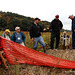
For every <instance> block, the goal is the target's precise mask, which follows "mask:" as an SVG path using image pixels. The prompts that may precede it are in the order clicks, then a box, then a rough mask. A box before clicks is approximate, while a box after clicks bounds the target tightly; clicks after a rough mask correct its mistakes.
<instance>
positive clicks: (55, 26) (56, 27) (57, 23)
mask: <svg viewBox="0 0 75 75" xmlns="http://www.w3.org/2000/svg"><path fill="white" fill-rule="evenodd" d="M62 27H63V24H62V22H61V21H60V20H59V19H58V20H56V19H54V20H53V21H52V22H51V24H50V26H49V29H52V31H53V32H60V30H61V29H62Z"/></svg>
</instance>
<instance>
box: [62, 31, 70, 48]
mask: <svg viewBox="0 0 75 75" xmlns="http://www.w3.org/2000/svg"><path fill="white" fill-rule="evenodd" d="M61 45H62V49H66V48H68V49H69V47H70V37H69V35H68V34H67V33H66V31H64V32H63V35H62V36H61Z"/></svg>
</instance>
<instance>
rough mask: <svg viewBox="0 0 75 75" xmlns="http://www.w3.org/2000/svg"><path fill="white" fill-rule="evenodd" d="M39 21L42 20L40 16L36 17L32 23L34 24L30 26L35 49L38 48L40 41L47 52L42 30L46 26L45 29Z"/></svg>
mask: <svg viewBox="0 0 75 75" xmlns="http://www.w3.org/2000/svg"><path fill="white" fill-rule="evenodd" d="M39 21H40V19H39V18H35V21H34V22H33V23H32V25H31V27H30V37H31V39H32V41H33V46H34V50H36V49H37V47H38V42H39V43H40V44H41V46H42V47H43V49H44V53H46V49H45V43H44V40H43V38H42V37H41V32H43V31H45V30H46V28H44V29H43V28H42V27H41V26H40V25H39Z"/></svg>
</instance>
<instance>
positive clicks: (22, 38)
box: [11, 27, 26, 46]
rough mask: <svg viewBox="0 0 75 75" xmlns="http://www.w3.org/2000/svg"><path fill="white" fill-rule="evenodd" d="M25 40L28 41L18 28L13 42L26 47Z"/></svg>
mask: <svg viewBox="0 0 75 75" xmlns="http://www.w3.org/2000/svg"><path fill="white" fill-rule="evenodd" d="M25 39H26V36H25V35H24V33H23V32H21V30H20V27H16V28H15V32H14V33H13V35H12V36H11V40H12V41H14V42H16V43H18V44H21V45H23V46H25V44H24V42H25Z"/></svg>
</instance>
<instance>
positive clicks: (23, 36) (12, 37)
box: [11, 31, 26, 42]
mask: <svg viewBox="0 0 75 75" xmlns="http://www.w3.org/2000/svg"><path fill="white" fill-rule="evenodd" d="M15 34H17V33H16V31H15V32H14V33H13V35H12V36H11V40H12V41H14V42H15V40H16V37H15ZM20 34H21V35H22V41H23V42H25V39H26V36H25V35H24V33H23V32H20Z"/></svg>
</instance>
